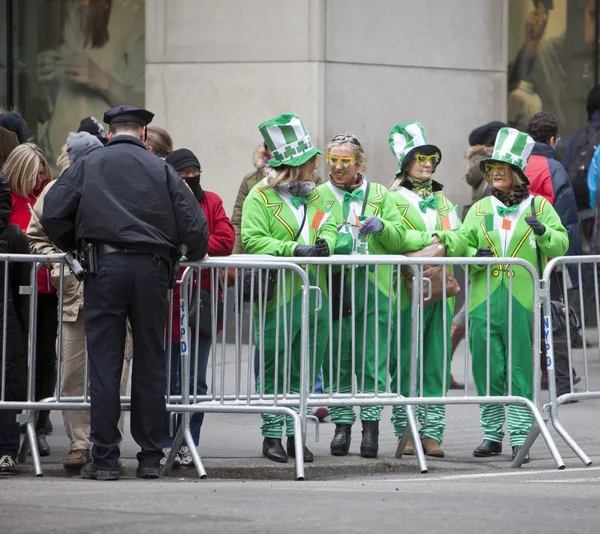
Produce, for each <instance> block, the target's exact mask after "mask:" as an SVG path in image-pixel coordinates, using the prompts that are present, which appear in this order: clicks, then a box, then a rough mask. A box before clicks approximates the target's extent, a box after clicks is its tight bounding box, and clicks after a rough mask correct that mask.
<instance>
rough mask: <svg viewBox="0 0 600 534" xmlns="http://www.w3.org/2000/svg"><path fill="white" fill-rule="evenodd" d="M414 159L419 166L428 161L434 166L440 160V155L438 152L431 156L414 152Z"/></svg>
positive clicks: (423, 165)
mask: <svg viewBox="0 0 600 534" xmlns="http://www.w3.org/2000/svg"><path fill="white" fill-rule="evenodd" d="M415 161H416V162H417V163H418V164H419V166H421V167H425V165H427V164H428V163H429V164H430V165H431V166H432V167H435V166H436V165H437V164H438V161H440V156H439V155H438V154H431V156H426V155H425V154H415Z"/></svg>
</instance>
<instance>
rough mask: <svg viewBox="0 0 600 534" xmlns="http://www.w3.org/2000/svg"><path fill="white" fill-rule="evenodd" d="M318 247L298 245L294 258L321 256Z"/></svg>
mask: <svg viewBox="0 0 600 534" xmlns="http://www.w3.org/2000/svg"><path fill="white" fill-rule="evenodd" d="M321 255H322V254H319V251H318V249H317V247H316V246H314V247H311V246H309V245H298V246H297V247H296V250H294V256H298V257H299V258H309V257H316V256H321Z"/></svg>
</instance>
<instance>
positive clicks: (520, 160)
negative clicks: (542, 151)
mask: <svg viewBox="0 0 600 534" xmlns="http://www.w3.org/2000/svg"><path fill="white" fill-rule="evenodd" d="M533 145H535V141H534V140H533V139H532V138H531V137H530V136H529V134H526V133H525V132H520V131H519V130H515V129H514V128H502V129H500V130H499V131H498V135H496V143H495V144H494V152H493V153H492V157H491V158H486V159H482V160H481V161H480V162H479V168H480V169H481V170H482V171H483V172H485V164H486V163H488V162H492V161H494V162H499V163H508V164H509V165H510V166H511V167H512V169H513V170H514V171H515V172H516V173H517V174H518V175H519V177H520V178H521V179H522V180H523V181H524V182H525V183H526V184H527V185H529V178H527V176H526V175H525V167H527V162H528V161H529V156H530V155H531V151H532V150H533Z"/></svg>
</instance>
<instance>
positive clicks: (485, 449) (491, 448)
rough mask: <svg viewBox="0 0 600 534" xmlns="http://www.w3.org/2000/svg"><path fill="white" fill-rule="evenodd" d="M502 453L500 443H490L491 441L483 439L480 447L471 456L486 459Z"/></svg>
mask: <svg viewBox="0 0 600 534" xmlns="http://www.w3.org/2000/svg"><path fill="white" fill-rule="evenodd" d="M501 452H502V443H498V442H497V441H492V440H491V439H484V440H483V442H482V443H481V445H479V447H477V448H476V449H475V450H474V451H473V456H476V457H477V458H487V457H488V456H493V455H494V454H500V453H501Z"/></svg>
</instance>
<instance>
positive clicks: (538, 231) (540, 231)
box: [525, 215, 546, 235]
mask: <svg viewBox="0 0 600 534" xmlns="http://www.w3.org/2000/svg"><path fill="white" fill-rule="evenodd" d="M525 222H526V223H527V224H528V225H529V226H530V227H531V229H532V230H533V233H534V234H535V235H544V232H545V231H546V227H545V226H544V225H543V224H542V223H541V222H540V220H539V219H538V218H537V217H536V216H535V215H529V216H528V217H525Z"/></svg>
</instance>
